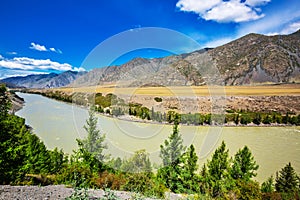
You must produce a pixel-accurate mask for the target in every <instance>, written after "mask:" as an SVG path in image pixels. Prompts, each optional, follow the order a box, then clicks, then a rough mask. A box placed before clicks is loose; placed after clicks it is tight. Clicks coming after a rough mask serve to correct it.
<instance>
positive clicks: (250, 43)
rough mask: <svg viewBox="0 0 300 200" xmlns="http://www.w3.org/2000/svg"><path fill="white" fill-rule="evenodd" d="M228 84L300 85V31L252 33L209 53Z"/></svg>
mask: <svg viewBox="0 0 300 200" xmlns="http://www.w3.org/2000/svg"><path fill="white" fill-rule="evenodd" d="M209 54H210V55H211V57H212V58H213V59H214V60H215V61H216V63H217V66H218V69H219V71H220V73H221V74H222V76H223V77H224V81H225V84H226V85H243V84H257V83H292V82H300V30H299V31H297V32H295V33H293V34H291V35H277V36H264V35H258V34H249V35H246V36H244V37H242V38H240V39H238V40H235V41H233V42H230V43H228V44H225V45H223V46H220V47H217V48H215V49H213V50H211V51H209Z"/></svg>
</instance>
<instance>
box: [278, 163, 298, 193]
mask: <svg viewBox="0 0 300 200" xmlns="http://www.w3.org/2000/svg"><path fill="white" fill-rule="evenodd" d="M298 185H299V182H298V177H297V174H296V172H295V170H294V168H293V167H292V165H291V163H290V162H289V163H288V164H287V165H286V166H285V167H284V168H282V169H281V171H279V173H278V172H277V173H276V180H275V188H276V191H277V192H286V193H289V192H293V191H295V190H296V189H297V188H298Z"/></svg>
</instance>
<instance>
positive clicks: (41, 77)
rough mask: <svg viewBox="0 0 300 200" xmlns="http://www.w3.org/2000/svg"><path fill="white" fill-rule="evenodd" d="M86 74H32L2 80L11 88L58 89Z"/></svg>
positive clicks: (68, 72)
mask: <svg viewBox="0 0 300 200" xmlns="http://www.w3.org/2000/svg"><path fill="white" fill-rule="evenodd" d="M85 73H86V72H76V71H65V72H62V73H60V74H56V73H49V74H32V75H28V76H17V77H9V78H5V79H2V80H0V82H2V83H5V84H7V85H8V86H10V87H24V88H57V87H63V86H66V85H68V84H70V83H71V82H72V81H74V80H75V79H76V78H78V77H80V76H82V75H84V74H85Z"/></svg>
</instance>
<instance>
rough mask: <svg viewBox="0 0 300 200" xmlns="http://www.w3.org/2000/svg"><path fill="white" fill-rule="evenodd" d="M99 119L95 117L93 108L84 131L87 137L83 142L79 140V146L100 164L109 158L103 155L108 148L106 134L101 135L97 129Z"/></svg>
mask: <svg viewBox="0 0 300 200" xmlns="http://www.w3.org/2000/svg"><path fill="white" fill-rule="evenodd" d="M97 122H98V118H97V117H96V116H95V111H94V108H93V107H91V108H90V110H89V118H88V119H87V120H86V125H84V127H83V128H84V129H85V131H86V132H87V137H86V138H85V139H83V140H78V144H79V146H80V145H82V147H83V148H84V149H85V150H86V151H87V152H89V153H90V154H92V155H93V157H94V158H96V159H98V160H99V161H100V162H103V161H104V160H105V159H106V158H107V156H106V155H105V154H104V153H103V150H104V149H106V148H107V145H106V144H105V143H104V141H105V134H102V133H100V130H99V129H98V128H97Z"/></svg>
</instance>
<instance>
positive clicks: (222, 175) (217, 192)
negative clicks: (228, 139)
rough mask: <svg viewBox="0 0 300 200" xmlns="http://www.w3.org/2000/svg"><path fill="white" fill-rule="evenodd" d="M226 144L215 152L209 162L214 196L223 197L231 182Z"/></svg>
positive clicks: (210, 183) (210, 182) (210, 181)
mask: <svg viewBox="0 0 300 200" xmlns="http://www.w3.org/2000/svg"><path fill="white" fill-rule="evenodd" d="M228 153H229V151H228V149H227V150H226V145H225V142H224V141H223V142H222V144H221V146H220V147H219V148H217V149H216V151H215V152H214V154H213V156H212V159H211V161H208V164H207V166H208V174H209V179H210V180H209V186H210V189H211V191H212V196H213V197H217V196H221V195H223V194H224V193H225V192H226V189H227V188H228V187H229V186H228V184H229V183H228V182H227V181H228V180H229V178H230V177H229V158H228Z"/></svg>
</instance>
